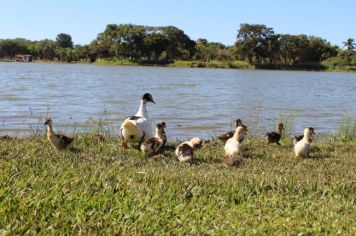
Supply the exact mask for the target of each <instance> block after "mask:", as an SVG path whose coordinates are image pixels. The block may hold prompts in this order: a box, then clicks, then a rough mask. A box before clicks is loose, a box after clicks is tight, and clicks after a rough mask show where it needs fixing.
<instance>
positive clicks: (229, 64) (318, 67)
mask: <svg viewBox="0 0 356 236" xmlns="http://www.w3.org/2000/svg"><path fill="white" fill-rule="evenodd" d="M0 62H16V61H15V60H0ZM32 63H50V64H56V63H58V64H88V65H90V64H93V65H113V66H114V65H115V66H158V67H176V68H221V69H245V70H290V71H321V72H356V66H333V65H330V64H328V63H325V62H320V63H316V62H312V63H301V64H291V65H285V64H260V65H250V64H248V63H247V62H245V61H238V60H235V61H218V60H211V61H174V62H148V61H131V60H118V59H99V60H96V61H95V62H92V63H91V62H83V61H81V62H65V61H57V60H55V61H51V60H34V61H33V62H32Z"/></svg>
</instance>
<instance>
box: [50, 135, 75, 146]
mask: <svg viewBox="0 0 356 236" xmlns="http://www.w3.org/2000/svg"><path fill="white" fill-rule="evenodd" d="M55 135H56V137H57V138H58V140H59V142H60V145H61V147H62V148H66V147H67V146H69V145H70V144H71V143H72V142H73V140H74V138H71V137H68V136H65V135H63V134H55Z"/></svg>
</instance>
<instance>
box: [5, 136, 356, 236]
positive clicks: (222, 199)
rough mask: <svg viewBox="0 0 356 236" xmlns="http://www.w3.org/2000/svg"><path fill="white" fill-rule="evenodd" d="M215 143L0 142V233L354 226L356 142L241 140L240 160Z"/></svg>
mask: <svg viewBox="0 0 356 236" xmlns="http://www.w3.org/2000/svg"><path fill="white" fill-rule="evenodd" d="M222 150H223V147H222V145H221V144H220V143H218V142H215V141H212V142H210V143H208V144H206V145H205V146H203V148H202V149H201V150H199V151H197V152H196V155H195V156H196V158H197V159H198V164H195V165H189V164H186V163H179V162H178V161H177V160H176V158H175V156H174V144H169V146H168V148H167V150H166V151H165V152H164V155H160V156H159V157H157V158H154V159H147V158H146V157H144V156H143V155H142V154H141V152H139V151H138V150H136V149H134V148H133V149H129V150H124V151H123V150H121V149H120V147H119V140H118V138H116V137H112V136H103V137H102V136H98V135H92V134H88V135H86V134H82V135H79V136H78V137H77V139H76V140H75V143H74V150H72V151H64V152H58V151H57V150H56V149H54V148H53V147H52V146H50V145H49V144H48V142H47V141H46V139H45V137H44V136H37V137H30V138H24V139H14V140H1V141H0V166H1V168H0V234H36V233H42V234H53V233H57V234H79V233H83V234H113V233H121V234H147V235H151V234H162V233H172V234H227V235H229V234H255V233H256V234H272V233H273V234H289V235H296V234H298V233H304V234H312V235H315V234H330V235H335V234H342V235H352V234H353V233H354V232H355V230H356V228H355V223H354V221H355V218H356V207H355V196H356V195H355V190H356V185H355V169H356V158H355V153H356V142H355V141H350V142H346V143H343V142H321V143H315V144H314V150H313V152H312V154H311V157H310V158H306V159H296V158H294V156H293V152H292V145H291V144H289V143H288V142H285V144H284V145H282V146H277V145H267V144H265V143H264V142H263V141H262V140H259V139H257V138H248V139H247V140H245V141H244V143H243V150H242V155H243V156H244V157H245V161H244V162H243V163H242V165H241V166H239V167H237V168H232V167H226V166H224V164H222V162H221V160H222V157H223V152H222Z"/></svg>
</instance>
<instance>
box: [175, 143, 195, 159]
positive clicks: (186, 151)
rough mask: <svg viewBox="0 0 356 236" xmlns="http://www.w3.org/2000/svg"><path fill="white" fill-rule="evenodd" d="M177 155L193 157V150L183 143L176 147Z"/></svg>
mask: <svg viewBox="0 0 356 236" xmlns="http://www.w3.org/2000/svg"><path fill="white" fill-rule="evenodd" d="M178 155H180V156H191V155H193V148H192V147H191V146H190V145H188V144H187V143H183V144H181V145H179V146H178Z"/></svg>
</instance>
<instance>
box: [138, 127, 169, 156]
mask: <svg viewBox="0 0 356 236" xmlns="http://www.w3.org/2000/svg"><path fill="white" fill-rule="evenodd" d="M165 128H166V123H165V122H162V123H158V124H157V125H156V134H155V136H154V137H152V138H149V139H147V140H145V141H144V142H143V143H142V144H141V146H140V149H141V151H142V152H144V153H145V154H147V155H157V154H158V153H159V152H161V151H162V150H163V149H164V147H165V145H166V142H167V136H166V132H165V131H164V129H165Z"/></svg>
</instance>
